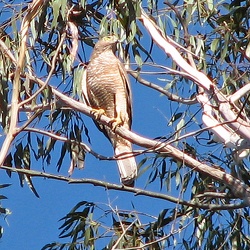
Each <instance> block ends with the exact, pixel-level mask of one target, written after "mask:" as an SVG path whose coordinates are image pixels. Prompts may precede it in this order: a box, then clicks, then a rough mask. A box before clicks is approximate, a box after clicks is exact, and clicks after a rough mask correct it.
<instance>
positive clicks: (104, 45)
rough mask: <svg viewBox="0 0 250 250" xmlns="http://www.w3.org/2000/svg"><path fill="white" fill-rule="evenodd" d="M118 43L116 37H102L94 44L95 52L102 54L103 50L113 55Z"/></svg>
mask: <svg viewBox="0 0 250 250" xmlns="http://www.w3.org/2000/svg"><path fill="white" fill-rule="evenodd" d="M118 41H119V40H118V38H117V37H116V36H104V37H102V38H101V39H100V40H99V41H98V42H97V43H96V45H95V50H96V51H97V50H99V51H102V52H103V51H105V50H112V51H113V52H114V53H115V51H116V45H117V43H118Z"/></svg>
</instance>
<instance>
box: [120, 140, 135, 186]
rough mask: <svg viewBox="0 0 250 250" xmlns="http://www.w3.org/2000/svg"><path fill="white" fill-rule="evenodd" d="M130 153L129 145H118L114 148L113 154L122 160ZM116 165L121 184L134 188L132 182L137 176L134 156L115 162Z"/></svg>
mask: <svg viewBox="0 0 250 250" xmlns="http://www.w3.org/2000/svg"><path fill="white" fill-rule="evenodd" d="M131 151H132V150H131V145H124V144H118V145H116V147H115V154H116V155H119V156H120V157H122V158H123V157H127V155H126V154H125V153H129V152H131ZM121 154H122V155H121ZM117 164H118V168H119V172H120V178H121V182H122V183H123V184H124V185H126V186H134V180H135V178H136V176H137V165H136V161H135V158H134V156H129V155H128V158H124V159H121V160H117Z"/></svg>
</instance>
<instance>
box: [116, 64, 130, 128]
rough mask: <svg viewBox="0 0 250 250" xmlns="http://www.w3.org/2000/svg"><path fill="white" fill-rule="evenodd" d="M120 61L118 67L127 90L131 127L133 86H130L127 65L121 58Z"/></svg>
mask: <svg viewBox="0 0 250 250" xmlns="http://www.w3.org/2000/svg"><path fill="white" fill-rule="evenodd" d="M117 61H118V63H117V64H118V69H119V72H120V76H121V78H122V82H123V84H124V89H125V91H126V97H127V98H126V100H127V112H128V117H129V127H131V124H132V92H131V86H130V81H129V78H128V74H127V72H126V69H125V67H124V66H123V64H122V63H121V62H120V60H119V59H117Z"/></svg>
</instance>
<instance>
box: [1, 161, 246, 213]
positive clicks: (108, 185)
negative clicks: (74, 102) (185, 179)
mask: <svg viewBox="0 0 250 250" xmlns="http://www.w3.org/2000/svg"><path fill="white" fill-rule="evenodd" d="M2 169H4V170H8V171H11V172H16V173H22V174H26V175H28V176H33V177H42V178H48V179H53V180H60V181H64V182H67V183H69V184H92V185H94V186H99V187H104V188H106V189H110V190H118V191H122V192H129V193H134V194H135V195H136V196H139V195H143V196H148V197H152V198H156V199H161V200H167V201H170V202H173V203H176V204H181V205H185V206H189V207H194V208H201V209H210V210H230V209H238V208H243V207H245V206H246V204H228V205H214V204H203V203H198V202H192V201H191V202H187V201H185V200H181V199H179V198H174V197H172V196H170V195H166V194H161V193H157V192H152V191H147V190H143V189H140V188H134V187H128V186H123V185H118V184H113V183H109V182H105V181H100V180H96V179H89V178H80V179H75V178H71V177H65V176H62V175H54V174H48V173H44V172H39V171H35V170H28V169H20V168H12V167H7V166H2Z"/></svg>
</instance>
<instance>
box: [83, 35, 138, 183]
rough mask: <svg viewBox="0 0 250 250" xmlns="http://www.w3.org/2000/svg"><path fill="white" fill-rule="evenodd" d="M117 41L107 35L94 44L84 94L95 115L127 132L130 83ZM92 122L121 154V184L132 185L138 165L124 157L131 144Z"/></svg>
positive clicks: (107, 128)
mask: <svg viewBox="0 0 250 250" xmlns="http://www.w3.org/2000/svg"><path fill="white" fill-rule="evenodd" d="M117 42H118V40H117V38H116V37H115V36H106V37H104V38H102V39H100V40H99V41H98V42H97V43H96V45H95V47H94V50H93V53H92V55H91V58H90V62H89V64H88V66H87V70H86V82H85V84H86V86H84V88H83V95H84V97H85V101H86V103H87V104H89V105H90V106H91V107H92V108H93V110H95V112H98V113H99V114H104V115H106V116H107V117H109V118H111V119H112V122H114V124H115V127H116V126H117V125H118V126H120V125H121V126H123V127H125V128H127V129H129V130H130V128H131V123H132V110H131V108H132V107H131V90H130V83H129V79H128V75H127V73H126V70H125V68H124V66H123V64H122V63H121V61H120V60H119V59H118V58H117V57H116V55H115V52H116V46H117ZM95 123H96V125H97V127H98V128H99V129H100V130H101V131H102V132H103V133H104V134H105V135H106V137H107V138H108V139H109V140H110V142H111V143H112V145H113V148H114V151H115V154H116V155H120V157H118V160H117V163H118V168H119V173H120V178H121V182H122V183H123V184H124V185H126V186H133V185H134V180H135V178H136V176H137V165H136V161H135V158H134V156H132V155H131V154H130V155H128V154H127V155H126V154H125V153H129V152H131V151H132V145H131V143H130V142H129V141H128V140H126V139H124V138H122V137H121V136H119V135H117V134H116V133H115V132H114V129H111V128H109V127H108V126H105V125H102V124H100V123H98V119H97V121H95ZM119 158H120V159H119Z"/></svg>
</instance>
